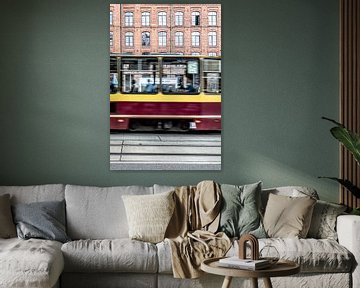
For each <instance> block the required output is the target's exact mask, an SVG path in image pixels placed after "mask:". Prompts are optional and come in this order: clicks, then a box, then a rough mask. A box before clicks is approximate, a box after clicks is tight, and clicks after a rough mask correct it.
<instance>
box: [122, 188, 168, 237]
mask: <svg viewBox="0 0 360 288" xmlns="http://www.w3.org/2000/svg"><path fill="white" fill-rule="evenodd" d="M173 193H174V191H170V192H166V193H160V194H154V195H124V196H122V198H123V201H124V206H125V211H126V218H127V221H128V226H129V237H130V238H131V239H136V240H141V241H146V242H151V243H158V242H161V241H162V240H164V235H165V231H166V228H167V226H168V224H169V222H170V219H171V217H172V214H173V212H174V208H175V201H174V198H173Z"/></svg>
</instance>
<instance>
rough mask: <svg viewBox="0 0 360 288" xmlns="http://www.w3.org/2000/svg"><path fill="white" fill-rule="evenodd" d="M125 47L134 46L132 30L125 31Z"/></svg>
mask: <svg viewBox="0 0 360 288" xmlns="http://www.w3.org/2000/svg"><path fill="white" fill-rule="evenodd" d="M125 47H134V33H133V32H126V33H125Z"/></svg>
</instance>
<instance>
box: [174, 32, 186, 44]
mask: <svg viewBox="0 0 360 288" xmlns="http://www.w3.org/2000/svg"><path fill="white" fill-rule="evenodd" d="M175 46H176V47H182V46H184V33H183V32H175Z"/></svg>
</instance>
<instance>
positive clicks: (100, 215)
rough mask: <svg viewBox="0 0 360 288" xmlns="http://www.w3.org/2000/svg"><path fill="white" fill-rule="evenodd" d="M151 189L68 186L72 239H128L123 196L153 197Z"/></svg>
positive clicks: (67, 206)
mask: <svg viewBox="0 0 360 288" xmlns="http://www.w3.org/2000/svg"><path fill="white" fill-rule="evenodd" d="M152 193H153V188H152V187H143V186H118V187H104V188H100V187H92V186H77V185H66V187H65V200H66V220H67V233H68V235H69V237H70V238H71V239H115V238H128V237H129V234H128V224H127V220H126V212H125V207H124V204H123V201H122V198H121V197H122V196H123V195H141V194H152Z"/></svg>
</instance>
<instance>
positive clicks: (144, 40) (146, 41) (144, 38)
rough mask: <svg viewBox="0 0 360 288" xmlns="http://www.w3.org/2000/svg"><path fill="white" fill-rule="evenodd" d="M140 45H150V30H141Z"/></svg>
mask: <svg viewBox="0 0 360 288" xmlns="http://www.w3.org/2000/svg"><path fill="white" fill-rule="evenodd" d="M141 45H142V46H143V47H148V46H150V32H142V33H141Z"/></svg>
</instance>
